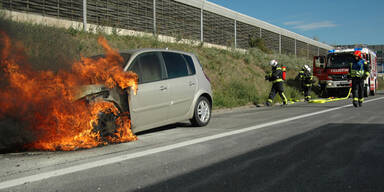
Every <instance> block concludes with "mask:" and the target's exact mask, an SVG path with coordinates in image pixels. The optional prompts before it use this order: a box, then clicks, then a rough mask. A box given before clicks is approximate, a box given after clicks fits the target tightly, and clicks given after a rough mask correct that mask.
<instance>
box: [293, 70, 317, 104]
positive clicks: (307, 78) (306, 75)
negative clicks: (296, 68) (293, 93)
mask: <svg viewBox="0 0 384 192" xmlns="http://www.w3.org/2000/svg"><path fill="white" fill-rule="evenodd" d="M296 79H298V80H300V84H301V90H302V91H303V92H304V99H305V101H309V100H310V99H311V96H310V92H311V89H312V84H313V76H312V74H311V68H310V67H309V66H308V65H304V66H303V68H302V69H301V71H300V72H299V74H298V75H297V77H296Z"/></svg>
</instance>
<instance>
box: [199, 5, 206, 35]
mask: <svg viewBox="0 0 384 192" xmlns="http://www.w3.org/2000/svg"><path fill="white" fill-rule="evenodd" d="M205 1H206V0H203V4H202V5H201V9H200V41H201V42H204V4H205Z"/></svg>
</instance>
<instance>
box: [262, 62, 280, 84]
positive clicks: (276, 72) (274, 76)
mask: <svg viewBox="0 0 384 192" xmlns="http://www.w3.org/2000/svg"><path fill="white" fill-rule="evenodd" d="M265 79H266V80H268V81H271V82H272V83H277V82H282V81H283V70H282V69H281V67H280V66H276V67H272V72H271V73H269V74H267V75H266V76H265Z"/></svg>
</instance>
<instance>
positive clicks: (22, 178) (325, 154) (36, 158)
mask: <svg viewBox="0 0 384 192" xmlns="http://www.w3.org/2000/svg"><path fill="white" fill-rule="evenodd" d="M383 97H384V95H380V94H379V95H378V96H376V97H370V99H374V100H372V101H368V103H366V104H365V105H364V106H363V107H362V108H358V109H356V108H353V107H352V106H351V104H350V101H340V102H334V103H327V104H305V103H297V104H295V105H290V106H288V107H285V108H281V107H279V106H276V107H272V108H251V109H245V110H235V111H229V112H225V113H219V114H215V115H214V116H213V119H212V121H211V123H210V124H209V126H207V127H203V128H194V127H189V124H188V123H180V124H176V125H171V126H167V127H162V128H158V129H155V130H153V131H149V132H144V133H141V134H139V135H138V137H139V140H138V141H135V142H131V143H124V144H117V145H110V146H105V147H100V148H95V149H89V150H79V151H75V152H29V153H14V154H2V155H0V166H1V169H0V191H1V190H4V191H382V189H384V184H382V182H381V179H380V178H383V176H384V166H383V165H382V163H381V162H383V160H384V150H383V149H384V126H383V125H384V119H383V115H384V111H383V106H384V105H383V104H384V99H383ZM319 111H320V112H323V113H319V114H316V113H317V112H319ZM305 114H310V116H307V117H305V116H303V115H305ZM56 175H59V176H56ZM31 181H34V182H31ZM5 185H8V186H10V188H4V186H5ZM2 186H3V187H2Z"/></svg>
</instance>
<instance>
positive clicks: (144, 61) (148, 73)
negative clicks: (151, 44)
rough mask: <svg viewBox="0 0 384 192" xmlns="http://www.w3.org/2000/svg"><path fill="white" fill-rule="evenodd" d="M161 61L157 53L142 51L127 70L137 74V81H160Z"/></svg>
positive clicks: (161, 75) (161, 74)
mask: <svg viewBox="0 0 384 192" xmlns="http://www.w3.org/2000/svg"><path fill="white" fill-rule="evenodd" d="M161 68H162V67H161V62H160V58H159V56H158V54H156V53H155V52H153V53H143V54H141V55H139V56H137V57H136V59H135V61H133V63H132V64H131V67H129V70H131V71H133V72H135V73H136V74H137V75H138V76H139V83H149V82H154V81H160V80H162V79H163V78H162V77H163V73H162V69H161Z"/></svg>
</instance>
